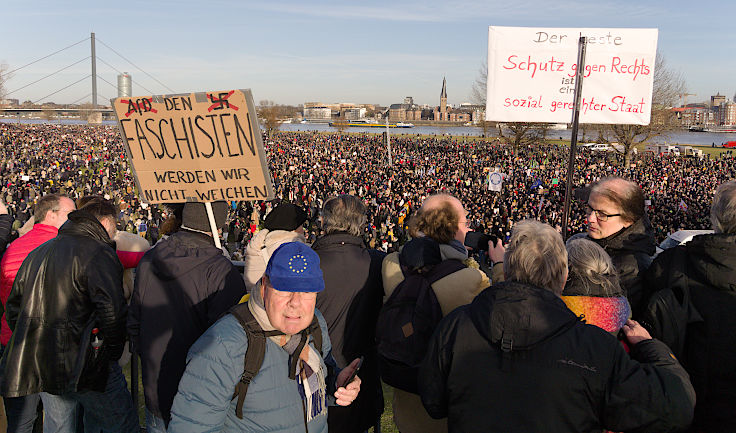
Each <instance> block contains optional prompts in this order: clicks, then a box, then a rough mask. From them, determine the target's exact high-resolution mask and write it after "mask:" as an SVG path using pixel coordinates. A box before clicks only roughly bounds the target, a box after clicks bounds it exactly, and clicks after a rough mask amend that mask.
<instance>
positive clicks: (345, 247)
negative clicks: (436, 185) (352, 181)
mask: <svg viewBox="0 0 736 433" xmlns="http://www.w3.org/2000/svg"><path fill="white" fill-rule="evenodd" d="M365 223H366V208H365V205H364V204H363V202H362V201H361V200H360V199H359V198H358V197H356V196H353V195H339V196H337V197H332V198H330V199H329V200H327V201H326V202H325V204H324V206H322V230H323V231H324V232H325V235H324V236H323V237H321V238H319V239H317V241H316V242H315V243H314V245H312V249H314V251H316V252H317V255H319V262H320V268H322V274H323V275H324V279H325V290H323V291H322V292H320V293H319V294H318V295H317V308H318V309H319V311H320V312H321V313H322V314H323V315H324V317H325V320H326V321H327V327H328V328H329V330H330V341H331V342H332V348H333V350H332V354H333V355H334V357H335V361H337V365H338V366H339V367H344V366H346V365H347V364H348V363H349V362H350V361H351V360H353V359H355V358H357V357H361V356H363V357H364V361H363V365H362V366H361V368H360V376H361V378H362V379H363V383H362V385H361V388H363V392H361V393H360V395H359V396H358V398H357V399H356V401H355V402H354V403H353V404H351V405H350V406H348V407H338V406H333V407H330V409H329V414H328V418H329V424H330V433H351V432H364V431H366V430H368V428H369V427H371V426H373V425H375V423H376V422H377V421H378V420H379V419H380V416H381V413H383V393H382V391H381V381H380V379H379V378H378V361H377V354H376V347H375V345H376V343H375V339H376V335H375V330H376V319H377V318H378V312H379V310H380V309H381V304H382V299H383V285H382V282H381V262H382V261H383V258H384V257H385V254H384V253H383V252H382V251H378V250H372V249H369V248H367V247H366V246H365V242H364V241H363V238H362V235H363V233H364V229H365ZM346 275H350V278H345V276H346Z"/></svg>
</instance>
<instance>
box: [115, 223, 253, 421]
mask: <svg viewBox="0 0 736 433" xmlns="http://www.w3.org/2000/svg"><path fill="white" fill-rule="evenodd" d="M243 295H245V283H244V281H243V277H242V276H241V275H240V273H238V271H237V269H236V268H235V267H234V266H233V264H232V263H231V262H230V260H228V259H227V258H226V257H225V256H223V255H222V250H220V249H218V248H216V247H215V245H214V242H213V240H212V238H211V237H209V236H206V235H203V234H200V233H193V232H188V231H179V232H176V233H174V234H172V235H171V236H169V237H168V239H165V240H162V241H161V242H159V243H158V244H157V245H156V246H155V247H154V248H152V249H150V250H148V252H146V254H145V255H144V256H143V258H142V259H141V261H140V263H139V264H138V268H137V271H136V278H135V288H134V289H133V297H132V299H131V302H130V314H129V316H128V332H129V333H130V341H131V346H132V349H133V351H134V352H135V353H138V354H139V355H140V357H141V364H142V371H143V389H144V394H145V397H146V407H147V408H148V410H150V411H151V412H153V413H154V415H156V416H158V417H160V418H162V419H164V421H166V422H167V423H168V421H169V419H170V417H171V414H170V412H171V404H172V403H173V401H174V396H175V395H176V390H177V388H178V386H179V380H180V379H181V376H182V374H184V369H185V368H186V357H187V352H188V351H189V348H190V347H191V346H192V344H194V342H195V341H197V339H198V338H199V337H200V336H201V335H202V334H203V333H204V331H206V330H207V328H209V327H210V326H212V324H214V323H215V322H216V321H217V319H218V318H219V317H220V316H221V315H222V314H223V313H224V312H226V311H227V310H228V309H229V308H230V307H232V306H233V305H235V304H237V303H238V301H239V300H240V298H242V297H243Z"/></svg>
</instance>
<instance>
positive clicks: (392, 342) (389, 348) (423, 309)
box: [376, 259, 466, 394]
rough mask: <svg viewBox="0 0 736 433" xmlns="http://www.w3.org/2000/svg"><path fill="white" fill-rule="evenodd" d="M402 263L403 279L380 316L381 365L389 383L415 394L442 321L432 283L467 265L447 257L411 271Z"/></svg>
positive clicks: (378, 346) (379, 360)
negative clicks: (424, 364)
mask: <svg viewBox="0 0 736 433" xmlns="http://www.w3.org/2000/svg"><path fill="white" fill-rule="evenodd" d="M400 263H401V271H402V273H403V274H404V280H403V281H402V282H401V283H399V285H398V286H396V289H394V291H393V293H392V294H391V296H389V298H388V300H387V301H386V303H385V304H384V305H383V308H381V312H380V313H379V315H378V323H377V326H376V342H377V349H378V366H379V371H380V373H381V378H382V379H383V381H384V382H385V383H386V384H388V385H391V386H393V387H394V388H399V389H402V390H404V391H407V392H411V393H414V394H416V393H417V392H418V386H417V376H418V373H419V365H420V364H421V362H422V359H423V358H424V355H425V354H426V353H427V347H428V345H429V340H430V337H432V334H433V333H434V330H435V328H437V324H438V323H439V322H440V320H442V308H441V307H440V304H439V301H437V296H436V295H435V293H434V290H433V289H432V284H434V283H435V282H436V281H438V280H440V279H442V278H444V277H446V276H448V275H450V274H452V273H454V272H457V271H459V270H461V269H464V268H466V266H465V264H463V262H462V261H460V260H455V259H448V260H444V261H441V262H439V263H438V264H436V265H434V266H433V267H431V268H426V267H423V268H419V269H415V270H410V268H409V267H407V266H406V265H405V264H404V263H403V262H402V261H401V259H400Z"/></svg>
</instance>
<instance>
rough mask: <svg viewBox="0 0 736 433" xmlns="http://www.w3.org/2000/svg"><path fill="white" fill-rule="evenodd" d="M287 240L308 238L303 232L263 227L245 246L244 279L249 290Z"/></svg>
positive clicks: (293, 240) (297, 240) (298, 240)
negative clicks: (274, 253)
mask: <svg viewBox="0 0 736 433" xmlns="http://www.w3.org/2000/svg"><path fill="white" fill-rule="evenodd" d="M286 242H302V243H306V240H305V239H304V235H303V234H300V233H297V232H289V231H286V230H274V231H270V230H268V229H261V230H259V231H258V232H257V233H256V234H255V236H253V238H252V239H251V240H250V242H249V243H248V246H247V247H246V248H245V257H244V258H243V262H244V265H243V267H244V269H243V279H244V280H245V288H246V289H247V290H248V292H250V291H251V290H252V289H253V287H255V285H256V283H257V282H258V280H260V279H261V277H262V276H263V273H264V272H266V265H267V264H268V259H270V258H271V254H273V252H274V251H276V249H277V248H278V247H280V246H281V244H284V243H286Z"/></svg>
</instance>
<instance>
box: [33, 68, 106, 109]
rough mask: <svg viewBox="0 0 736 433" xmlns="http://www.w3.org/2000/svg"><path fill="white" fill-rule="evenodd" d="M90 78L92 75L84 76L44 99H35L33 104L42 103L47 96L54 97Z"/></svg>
mask: <svg viewBox="0 0 736 433" xmlns="http://www.w3.org/2000/svg"><path fill="white" fill-rule="evenodd" d="M91 76H92V74H87V76H85V77H82V79H80V80H77V81H75V82H73V83H72V84H70V85H68V86H65V87H62V88H61V89H59V90H57V91H55V92H54V93H50V94H48V95H46V96H44V97H43V98H41V99H37V100H35V101H33V103H34V104H37V103H38V102H40V101H43V100H44V99H46V98H48V97H49V96H54V95H56V94H57V93H59V92H61V91H62V90H66V89H68V88H70V87H72V86H73V85H75V84H77V83H80V82H82V81H84V80H86V79H87V78H89V77H91Z"/></svg>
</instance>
